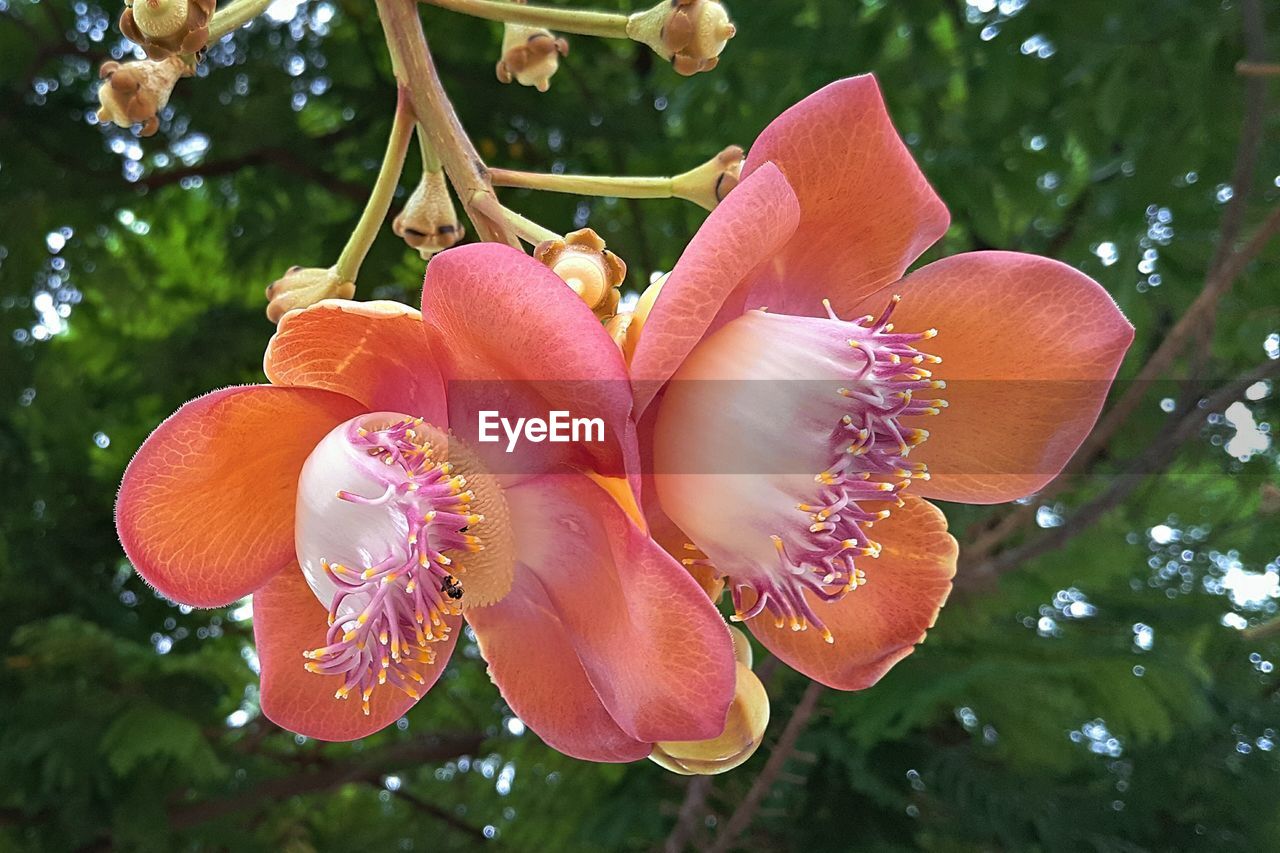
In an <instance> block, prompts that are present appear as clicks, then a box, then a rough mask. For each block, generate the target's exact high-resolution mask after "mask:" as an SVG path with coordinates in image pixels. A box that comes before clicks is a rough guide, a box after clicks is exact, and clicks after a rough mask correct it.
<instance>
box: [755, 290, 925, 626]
mask: <svg viewBox="0 0 1280 853" xmlns="http://www.w3.org/2000/svg"><path fill="white" fill-rule="evenodd" d="M898 299H899V298H898V297H896V296H895V297H894V298H893V299H892V300H891V301H890V303H889V305H888V306H887V307H886V308H885V310H884V312H883V313H882V314H881V315H880V316H879V317H878V318H873V317H871V316H870V315H868V316H866V317H862V318H859V319H858V320H855V321H845V320H841V319H840V318H839V317H837V316H836V314H835V312H834V311H833V310H832V309H831V306H830V304H829V303H825V304H826V309H827V314H828V316H829V318H830V319H831V320H833V321H836V322H839V323H842V324H847V331H848V333H849V334H848V335H847V338H848V344H849V353H850V356H851V358H850V360H849V363H848V364H847V367H848V370H849V375H848V377H847V379H848V380H849V383H850V384H849V385H848V386H847V387H843V388H840V389H839V391H838V393H839V394H840V395H841V396H843V397H844V398H846V399H847V400H848V401H849V403H848V405H849V409H848V412H847V414H846V415H844V417H842V418H841V419H840V421H839V422H838V423H837V424H835V425H834V426H833V428H832V432H831V438H830V448H831V464H830V466H829V467H828V468H827V469H825V470H823V471H821V472H819V473H818V475H817V476H816V477H815V478H814V480H815V482H816V484H817V485H818V489H817V493H816V494H815V495H814V496H813V497H812V498H810V499H808V500H806V501H804V502H803V503H801V504H799V505H798V506H797V508H796V509H797V510H798V511H800V512H803V513H805V514H806V515H807V516H808V518H809V521H810V524H809V525H807V526H803V525H800V526H795V528H794V529H793V530H792V532H790V533H789V534H787V535H786V536H785V537H784V536H774V537H773V540H774V546H775V549H776V550H777V554H778V565H777V568H776V569H775V570H774V571H767V570H765V571H754V572H749V573H745V574H738V575H735V576H734V577H732V578H731V582H730V591H731V595H732V597H733V605H734V610H735V611H736V615H735V616H734V617H733V618H734V619H735V620H736V621H745V620H747V619H751V618H753V617H755V616H758V615H760V614H761V613H762V612H764V610H766V609H767V610H768V611H769V612H770V613H771V614H773V616H774V619H775V622H776V624H777V625H778V627H784V626H787V625H790V627H791V629H792V630H795V631H803V630H806V629H808V628H809V627H810V626H812V627H813V628H814V629H816V630H818V631H820V632H821V633H822V635H823V637H824V639H826V641H827V642H829V643H830V642H834V637H833V636H832V634H831V632H830V631H829V630H828V629H827V627H826V625H825V624H824V623H823V622H822V620H821V618H819V616H818V615H817V614H816V613H815V612H814V610H813V608H812V607H811V606H810V605H809V602H808V601H807V600H806V599H805V596H804V595H803V594H802V590H808V591H809V592H811V593H812V594H813V595H814V596H815V597H816V598H817V599H819V600H821V601H824V602H832V601H838V600H839V599H841V598H843V597H844V596H845V595H847V594H848V593H850V592H852V591H854V590H855V589H857V588H858V587H859V586H861V585H863V584H864V583H866V575H865V574H864V573H863V571H862V570H861V569H859V568H858V567H857V565H856V560H857V559H858V558H859V557H871V558H873V559H874V558H875V557H878V556H879V554H880V545H879V544H878V543H876V542H875V541H873V540H872V539H871V537H870V536H869V535H868V533H867V529H868V528H870V527H871V526H872V525H873V524H874V523H875V522H876V521H879V520H881V519H882V518H884V517H885V516H886V514H887V511H884V510H878V511H869V510H866V509H863V508H862V506H861V505H862V504H864V503H867V502H885V501H889V502H896V503H897V504H898V505H899V506H901V505H902V498H901V493H902V492H903V490H904V489H906V488H907V487H908V486H909V485H910V483H911V481H912V480H915V479H927V478H928V476H929V475H928V472H927V470H926V469H925V466H924V465H923V464H919V463H908V462H907V461H906V457H907V456H908V454H909V453H910V452H911V449H912V448H913V447H915V446H917V445H919V444H921V443H922V442H923V441H924V440H925V439H926V438H928V433H927V432H926V431H924V430H915V429H906V430H904V429H903V428H902V426H901V424H900V423H899V420H900V419H901V418H904V417H913V416H917V415H925V414H937V413H938V412H939V411H940V410H941V409H943V408H945V407H946V401H944V400H937V399H933V398H932V397H930V398H929V399H917V397H916V395H917V394H918V393H919V392H922V391H926V390H928V391H932V390H934V389H941V388H944V387H946V386H945V384H944V383H941V382H938V381H936V380H933V379H932V378H931V376H932V374H931V373H930V372H929V371H928V370H925V369H923V368H921V367H920V366H919V365H921V364H924V363H929V364H936V363H938V362H940V361H941V359H938V358H937V357H936V356H932V355H928V354H924V353H920V352H919V351H918V350H916V349H915V346H914V345H915V344H918V343H919V342H921V341H924V340H928V339H930V338H932V337H934V336H935V335H936V334H937V332H936V331H934V330H932V329H930V330H928V331H926V332H922V333H918V334H907V333H901V332H895V331H894V330H893V324H892V323H890V322H889V319H890V317H891V316H892V315H893V309H894V307H895V306H896V305H897V303H898ZM762 568H763V567H762ZM747 592H750V593H752V594H753V597H752V598H748V597H747V595H745V593H747ZM744 608H745V609H744Z"/></svg>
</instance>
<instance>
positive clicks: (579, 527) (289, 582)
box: [117, 245, 735, 761]
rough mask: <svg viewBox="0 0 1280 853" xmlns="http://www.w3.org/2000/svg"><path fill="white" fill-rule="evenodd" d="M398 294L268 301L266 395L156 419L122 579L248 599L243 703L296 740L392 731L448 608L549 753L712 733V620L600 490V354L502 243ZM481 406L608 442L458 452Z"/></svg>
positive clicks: (617, 368) (727, 669) (616, 439)
mask: <svg viewBox="0 0 1280 853" xmlns="http://www.w3.org/2000/svg"><path fill="white" fill-rule="evenodd" d="M422 305H423V310H422V313H421V314H419V312H417V311H415V310H413V309H410V308H407V307H405V306H402V305H398V304H395V303H388V302H373V303H363V304H362V303H354V302H347V301H341V300H331V301H325V302H321V303H319V304H317V305H316V306H314V307H312V308H309V309H306V310H302V311H295V312H292V313H290V314H289V315H287V316H286V317H285V318H284V319H283V321H282V322H281V324H280V328H279V331H278V332H277V334H276V336H275V338H273V340H272V342H271V345H270V347H269V349H268V351H267V356H266V365H265V367H266V373H267V376H268V377H269V378H270V380H271V382H272V384H271V385H263V386H249V387H238V388H226V389H223V390H221V391H216V392H214V393H212V394H209V395H207V396H204V397H201V398H199V399H197V400H193V401H192V402H190V403H188V404H187V405H185V406H183V407H182V408H181V409H180V410H178V412H177V413H176V414H175V415H173V416H172V417H171V418H169V419H168V420H167V421H165V422H164V423H163V424H162V425H161V426H160V427H159V428H158V429H157V430H156V431H155V432H154V433H153V434H152V435H151V436H150V438H148V439H147V441H146V443H145V444H143V446H142V448H141V450H139V452H138V455H137V456H136V457H135V458H134V460H133V462H132V463H131V464H130V466H129V469H128V471H127V472H126V473H125V478H124V483H123V485H122V487H121V490H120V498H119V504H118V512H117V526H118V529H119V532H120V539H121V541H122V542H123V544H124V547H125V551H126V552H127V553H128V555H129V557H130V559H131V560H132V561H133V564H134V565H135V566H136V567H137V570H138V572H139V573H140V574H141V575H142V576H143V577H144V578H146V580H147V581H148V582H150V583H151V584H152V585H153V586H154V587H155V588H156V589H157V590H158V591H159V592H161V593H162V594H164V595H165V596H167V597H168V598H171V599H173V600H174V601H178V602H183V603H186V604H189V605H193V606H200V607H220V606H224V605H227V604H229V603H231V602H233V601H236V600H237V599H239V598H241V597H242V596H245V595H248V594H251V593H252V594H253V597H254V598H253V609H254V635H255V638H256V640H257V646H258V655H259V658H260V660H261V664H262V693H261V701H262V710H263V713H265V714H266V715H267V716H268V717H269V718H271V719H272V720H273V721H275V722H276V723H278V724H279V725H281V726H283V727H285V728H287V729H289V730H291V731H295V732H299V733H301V734H305V735H308V736H311V737H315V738H320V739H323V740H349V739H354V738H359V737H363V736H365V735H368V734H370V733H372V732H375V731H377V730H379V729H381V728H383V727H384V726H386V725H388V724H389V723H391V722H394V721H395V720H396V719H397V718H398V717H400V716H401V715H403V714H404V713H405V712H406V711H407V710H408V709H409V708H410V707H411V706H412V705H413V704H414V702H416V701H417V699H418V698H419V697H421V696H422V695H424V694H425V693H426V692H427V690H428V689H429V688H430V687H431V685H432V684H433V683H434V682H435V681H436V679H437V678H438V677H439V676H440V673H441V672H442V671H443V669H444V667H445V664H446V663H447V661H448V660H449V656H450V653H451V652H452V651H453V647H454V644H455V643H456V641H457V639H458V634H459V631H460V630H461V623H462V620H463V619H466V620H467V621H468V622H469V623H470V625H471V627H472V628H473V629H474V631H475V634H476V637H477V639H478V641H479V645H480V651H481V653H482V654H483V656H484V658H485V660H486V661H487V662H488V664H489V672H490V674H491V676H492V678H493V680H494V681H495V682H496V683H497V685H498V687H499V689H500V691H501V692H502V695H503V697H504V698H505V699H506V701H507V702H508V704H510V706H511V708H512V709H513V710H514V711H515V713H516V714H518V715H519V716H520V718H521V719H522V720H523V721H524V722H525V723H527V724H528V725H529V727H530V728H532V729H533V730H534V731H535V732H537V733H538V734H539V735H541V736H542V738H543V739H544V740H545V741H546V742H547V743H548V744H550V745H551V746H553V747H555V748H557V749H559V750H561V751H562V752H565V753H567V754H569V755H573V756H576V757H580V758H585V759H590V760H596V761H631V760H636V759H639V758H643V757H645V756H647V755H648V754H649V752H650V751H651V748H652V744H653V743H655V742H658V741H672V740H680V741H684V740H700V739H706V738H712V737H715V736H717V735H719V734H720V732H721V731H722V730H723V729H724V726H725V719H726V714H727V712H728V708H729V704H730V701H731V700H732V698H733V694H734V670H735V661H734V655H733V651H732V644H731V641H730V638H729V634H728V631H727V629H726V627H725V625H724V622H723V620H722V619H721V618H720V616H719V615H718V614H717V613H716V611H715V609H714V608H713V607H712V605H711V604H710V602H708V601H707V598H706V596H705V595H704V594H703V593H702V591H701V590H700V589H699V587H698V585H697V584H696V583H695V582H694V581H693V579H692V578H690V577H689V575H688V574H687V573H686V572H685V571H684V570H683V569H681V567H680V566H679V564H678V563H676V562H675V561H674V560H673V559H671V558H670V557H669V556H668V555H667V554H666V553H665V552H664V551H662V549H660V548H659V547H658V546H657V545H655V544H654V543H653V542H652V541H651V540H650V538H649V537H648V535H647V534H646V533H644V532H643V531H642V530H641V529H639V528H638V527H637V526H636V525H635V524H634V523H633V522H632V521H631V519H630V518H629V517H628V514H627V513H626V512H625V511H624V510H623V509H621V508H620V505H619V503H618V502H616V501H615V500H614V498H613V497H612V496H611V492H612V493H614V494H625V493H629V490H628V489H627V487H626V481H625V480H621V479H619V478H618V477H617V476H616V475H617V474H619V473H621V472H623V471H624V470H628V468H629V466H631V465H634V461H635V457H636V446H635V436H634V428H633V427H632V426H631V423H630V420H629V417H630V410H631V396H630V389H629V387H628V385H627V375H626V370H625V366H624V364H623V361H622V358H621V357H620V356H619V354H618V351H617V348H616V347H615V346H614V345H613V343H612V342H611V341H610V339H609V337H608V335H607V334H606V333H605V332H604V330H603V328H602V327H601V326H600V324H599V322H598V321H597V320H596V319H595V317H594V316H593V315H592V313H591V311H590V310H589V309H588V308H587V306H586V305H585V304H583V302H582V300H581V299H579V298H578V297H577V296H576V295H575V294H574V293H573V292H572V291H571V290H569V288H567V287H565V285H564V282H563V281H562V280H560V279H559V278H558V277H556V276H555V275H554V274H553V273H552V272H550V271H549V270H548V269H547V268H546V267H544V266H542V265H541V264H539V263H537V262H536V261H534V260H532V259H530V258H528V257H527V256H525V255H523V254H522V253H520V252H517V251H515V250H513V249H509V248H507V247H502V246H495V245H478V246H467V247H464V248H458V249H452V250H449V251H446V252H444V253H443V254H441V255H439V256H437V257H436V258H435V259H434V260H433V261H432V262H431V265H430V266H429V268H428V270H427V279H426V286H425V289H424V291H423V296H422ZM485 408H500V409H502V410H503V414H504V415H506V414H508V413H517V414H526V413H530V412H536V411H544V412H545V411H548V410H569V411H572V413H573V414H574V415H575V416H583V417H599V418H600V419H602V420H603V421H604V423H605V425H606V427H607V429H606V441H605V442H603V443H598V444H585V443H578V444H551V443H538V444H528V443H526V444H524V445H522V446H520V447H519V448H517V450H516V454H515V456H506V455H504V445H503V444H498V445H494V444H483V445H482V444H480V443H479V442H478V441H477V440H476V426H477V420H476V417H475V415H476V413H477V412H478V411H480V410H481V409H485ZM513 458H514V459H515V460H516V461H515V462H514V464H513V463H512V462H511V461H510V460H512V459H513ZM499 464H501V465H504V466H505V467H499ZM499 470H501V471H502V472H503V473H501V474H495V473H490V472H492V471H499ZM335 697H336V698H335ZM343 699H345V700H346V701H342V700H343Z"/></svg>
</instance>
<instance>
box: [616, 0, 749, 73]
mask: <svg viewBox="0 0 1280 853" xmlns="http://www.w3.org/2000/svg"><path fill="white" fill-rule="evenodd" d="M736 32H737V30H736V29H735V28H734V26H733V24H732V23H731V22H730V21H729V13H728V12H726V11H725V8H724V6H723V5H722V4H721V3H720V2H719V0H662V2H661V3H659V4H658V5H657V6H654V7H653V8H652V9H649V10H647V11H644V12H636V13H635V14H634V15H632V16H631V18H630V20H629V21H628V22H627V35H628V36H630V37H631V38H632V39H634V40H635V41H638V42H643V43H644V44H647V45H648V46H649V47H651V48H653V50H654V51H655V52H656V53H657V54H658V55H659V56H661V57H662V58H663V59H666V60H669V61H670V62H671V64H672V65H673V66H674V67H675V69H676V71H677V72H678V73H680V74H683V75H685V76H686V77H688V76H690V75H692V74H697V73H698V72H699V71H710V70H711V69H712V68H715V67H716V65H717V63H719V61H720V59H719V57H720V54H721V52H722V51H724V47H725V45H726V44H727V43H728V41H729V39H731V38H733V36H734V34H735V33H736Z"/></svg>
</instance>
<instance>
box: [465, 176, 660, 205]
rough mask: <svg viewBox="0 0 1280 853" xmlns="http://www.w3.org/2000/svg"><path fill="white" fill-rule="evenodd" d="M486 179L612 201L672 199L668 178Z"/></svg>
mask: <svg viewBox="0 0 1280 853" xmlns="http://www.w3.org/2000/svg"><path fill="white" fill-rule="evenodd" d="M489 177H490V178H491V179H492V180H493V185H494V186H496V187H521V188H523V189H527V190H546V191H547V192H553V193H570V194H572V195H593V196H612V197H614V198H671V197H672V196H674V195H675V187H674V185H673V179H672V178H625V177H607V176H604V175H550V174H537V173H534V172H518V171H513V170H511V169H490V170H489Z"/></svg>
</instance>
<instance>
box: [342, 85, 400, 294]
mask: <svg viewBox="0 0 1280 853" xmlns="http://www.w3.org/2000/svg"><path fill="white" fill-rule="evenodd" d="M413 125H414V122H413V114H412V110H411V108H410V107H409V103H408V98H407V96H406V93H405V90H404V89H403V88H401V89H400V91H399V94H398V96H397V98H396V114H395V119H394V120H393V121H392V123H391V136H390V138H389V139H388V140H387V153H386V154H385V155H384V156H383V158H382V168H381V169H379V170H378V179H377V181H375V182H374V185H373V192H372V193H370V194H369V201H368V202H367V203H366V204H365V206H364V212H363V213H361V214H360V221H359V222H357V223H356V227H355V230H354V231H352V232H351V237H350V238H349V239H348V240H347V245H346V246H345V247H344V248H343V250H342V254H341V255H339V256H338V262H337V264H335V268H336V269H337V272H338V276H339V278H341V279H342V280H343V281H350V282H354V281H355V280H356V277H357V276H358V275H359V274H360V264H362V263H363V262H364V259H365V256H366V255H367V254H369V247H370V246H372V245H373V241H374V240H375V239H376V238H377V236H378V231H379V229H381V228H382V223H383V222H384V221H385V220H386V218H387V211H388V210H390V209H391V198H392V196H393V195H395V191H396V185H397V184H398V183H399V182H400V172H401V170H402V169H403V168H404V159H405V156H406V155H407V154H408V153H409V138H410V136H411V135H412V134H413Z"/></svg>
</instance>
